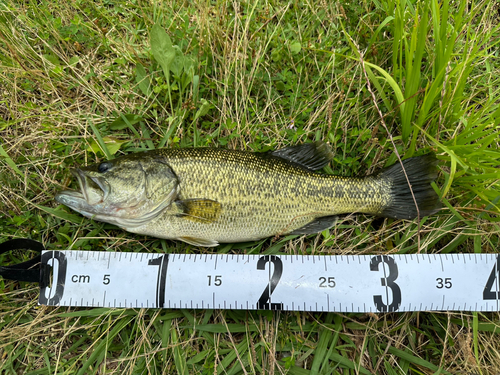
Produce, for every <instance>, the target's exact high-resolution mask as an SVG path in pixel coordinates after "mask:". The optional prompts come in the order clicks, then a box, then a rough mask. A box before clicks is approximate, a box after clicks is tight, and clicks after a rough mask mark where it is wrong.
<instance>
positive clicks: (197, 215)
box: [175, 199, 221, 224]
mask: <svg viewBox="0 0 500 375" xmlns="http://www.w3.org/2000/svg"><path fill="white" fill-rule="evenodd" d="M175 205H176V206H177V210H178V211H179V213H177V216H180V217H184V218H186V219H188V220H192V221H196V222H199V223H207V224H208V223H213V222H214V221H216V220H217V219H218V218H219V216H220V213H221V204H220V203H219V202H217V201H214V200H211V199H185V200H179V201H175Z"/></svg>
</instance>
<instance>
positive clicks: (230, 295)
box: [39, 250, 500, 312]
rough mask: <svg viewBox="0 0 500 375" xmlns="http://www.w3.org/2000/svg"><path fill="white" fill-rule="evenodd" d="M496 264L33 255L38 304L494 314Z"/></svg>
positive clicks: (464, 259)
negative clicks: (36, 259)
mask: <svg viewBox="0 0 500 375" xmlns="http://www.w3.org/2000/svg"><path fill="white" fill-rule="evenodd" d="M499 262H500V258H499V257H498V254H412V255H332V256H328V255H327V256H321V255H227V254H209V255H206V254H203V255H188V254H152V253H116V252H106V251H75V250H67V251H43V252H42V257H41V264H42V266H41V273H42V274H41V280H42V282H41V290H40V299H39V303H40V304H42V305H51V306H73V307H80V306H85V307H126V308H177V309H178V308H190V309H235V310H241V309H243V310H287V311H325V312H326V311H329V312H396V311H397V312H403V311H443V310H448V311H500V301H499V298H500V288H499V279H500V276H499V271H500V264H499ZM43 280H46V281H45V282H44V281H43Z"/></svg>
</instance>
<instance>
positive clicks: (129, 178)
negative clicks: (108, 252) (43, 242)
mask: <svg viewBox="0 0 500 375" xmlns="http://www.w3.org/2000/svg"><path fill="white" fill-rule="evenodd" d="M332 157H333V154H332V152H331V150H330V149H329V147H328V146H327V145H326V144H325V143H323V142H314V143H306V144H302V145H298V146H292V147H287V148H284V149H280V150H276V151H273V152H265V153H253V152H245V151H237V150H225V149H214V148H188V149H159V150H151V151H145V152H139V153H134V154H130V155H125V156H121V157H118V158H116V159H114V160H110V161H105V162H102V163H99V164H95V165H91V166H86V167H82V168H76V169H74V170H72V173H73V175H74V176H75V177H76V179H77V180H78V183H79V185H80V191H62V192H60V193H59V194H57V195H56V197H55V199H56V200H57V202H59V203H62V204H64V205H67V206H69V207H71V208H72V209H73V210H75V211H78V212H79V213H81V214H82V215H84V216H86V217H89V218H92V219H94V220H99V221H103V222H107V223H111V224H115V225H117V226H119V227H121V228H123V229H125V230H127V231H129V232H133V233H139V234H144V235H150V236H154V237H160V238H167V239H176V240H182V241H185V242H187V243H190V244H192V245H197V246H217V245H218V244H219V243H221V242H242V241H253V240H258V239H261V238H265V237H270V236H275V235H283V234H310V233H318V232H321V231H323V230H325V229H328V228H330V227H332V226H333V225H334V224H335V222H336V221H337V217H338V215H340V214H346V213H356V212H361V213H367V214H373V215H377V216H383V217H390V218H398V219H410V220H411V219H414V218H416V217H417V207H416V205H415V202H416V204H417V206H418V211H419V214H420V217H423V216H426V215H430V214H432V213H434V212H436V211H437V210H438V207H439V201H438V196H437V194H436V193H435V192H434V190H433V189H432V187H431V185H430V183H431V182H432V181H433V180H434V179H435V178H436V173H437V172H436V159H435V157H434V156H433V155H431V154H428V155H424V156H419V157H414V158H410V159H407V160H405V161H403V166H404V170H405V172H406V175H407V176H408V179H409V182H410V184H411V187H412V189H413V195H412V193H411V191H410V188H409V185H408V181H407V179H406V176H405V174H404V173H403V168H402V167H401V164H399V163H397V164H395V165H393V166H392V167H389V168H386V169H384V170H383V171H381V172H379V173H377V174H374V175H370V176H367V177H363V178H351V177H340V176H333V175H325V174H319V173H317V172H315V171H317V170H319V169H321V168H323V167H324V166H325V165H327V164H328V163H329V162H330V161H331V159H332ZM414 198H415V200H414Z"/></svg>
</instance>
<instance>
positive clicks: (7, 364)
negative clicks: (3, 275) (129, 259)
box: [0, 0, 500, 374]
mask: <svg viewBox="0 0 500 375" xmlns="http://www.w3.org/2000/svg"><path fill="white" fill-rule="evenodd" d="M498 9H499V8H498V5H497V4H495V3H494V2H490V1H477V2H469V3H465V2H464V1H458V2H449V1H443V2H442V3H438V2H437V1H431V0H429V1H421V2H415V1H411V0H408V1H402V2H400V1H391V0H378V1H373V2H369V1H362V2H343V3H337V2H328V1H317V2H297V1H296V2H285V1H282V0H278V1H272V2H226V1H223V0H221V1H217V2H202V1H194V2H181V1H179V2H176V1H166V2H147V1H146V2H144V1H133V2H124V1H121V0H112V1H111V0H109V1H104V2H98V3H92V2H91V3H88V2H81V1H77V0H71V1H64V2H63V1H57V2H55V3H54V2H48V1H45V0H42V1H39V2H35V1H32V0H27V1H26V2H13V1H11V0H6V1H4V2H2V3H1V4H0V186H1V187H0V202H1V203H0V241H2V242H3V241H4V240H7V239H10V238H18V237H29V238H33V239H36V240H39V241H42V242H43V243H44V244H45V246H46V247H47V248H48V249H66V248H72V249H84V250H102V249H106V250H110V251H155V252H188V253H199V252H218V253H250V252H252V253H257V252H262V253H275V252H277V251H281V252H286V253H293V254H313V253H314V254H359V253H364V254H377V253H384V254H387V253H417V252H428V253H434V252H436V253H447V252H453V253H456V252H485V253H491V252H498V250H499V248H500V241H499V234H500V225H499V221H500V219H499V217H500V216H499V214H500V209H499V206H500V186H499V183H498V182H499V179H500V169H499V166H500V151H499V143H500V107H499V104H500V101H499V95H498V94H499V88H500V63H499V60H498V59H499V57H498V56H499V41H500V39H499V37H500V32H499V30H498V24H499V21H500V17H499V15H498V14H499V13H498ZM155 25H156V26H155ZM167 36H168V37H167ZM160 47H161V48H160ZM366 77H368V80H367V78H366ZM370 91H371V92H370ZM372 94H373V96H372ZM373 97H375V99H376V101H374V100H373ZM381 116H382V118H381ZM319 139H321V140H325V141H327V142H329V144H330V145H331V147H332V149H333V150H334V151H335V159H334V162H333V163H332V164H331V166H329V167H327V168H325V170H326V171H327V172H329V173H336V174H342V175H350V176H352V175H365V174H367V173H371V172H373V171H374V170H376V169H378V168H380V167H383V166H384V165H387V164H389V163H394V162H395V161H396V160H397V155H398V154H399V155H400V156H401V157H408V156H411V155H419V154H423V153H425V152H427V151H429V150H433V151H435V152H436V153H437V155H438V158H439V159H440V161H441V164H440V170H441V173H440V177H439V179H438V181H437V184H436V186H435V188H436V189H437V191H439V193H440V195H441V196H442V201H443V207H444V208H443V210H442V211H441V212H440V213H439V214H438V215H434V216H432V217H429V218H426V219H425V220H424V221H422V223H421V224H420V226H418V225H417V224H416V223H415V222H407V221H393V220H381V219H375V218H373V217H368V216H363V215H357V216H354V215H353V216H349V217H347V218H345V219H344V220H343V222H342V223H340V224H339V225H338V226H336V227H335V228H333V229H332V230H331V231H330V232H326V233H323V234H320V235H318V236H308V237H285V238H279V239H277V240H270V239H269V240H264V241H260V242H257V243H250V244H248V243H247V244H242V245H240V244H229V245H222V246H220V247H218V248H216V249H200V248H195V247H192V246H190V245H187V244H184V243H180V242H171V241H165V240H158V239H154V238H148V237H144V236H139V235H133V234H130V233H125V232H123V231H121V230H118V229H117V228H116V227H114V226H111V225H108V224H103V223H99V222H95V221H92V220H88V219H85V218H83V217H81V216H80V215H77V214H75V213H73V212H70V211H68V210H67V209H66V208H64V207H62V206H58V205H57V204H56V203H55V201H54V199H53V197H54V195H55V193H56V192H57V191H59V190H60V189H62V188H64V187H66V186H69V185H71V184H73V182H71V181H72V180H71V176H70V174H69V173H68V169H69V168H70V167H72V166H74V165H79V164H85V163H92V162H95V161H98V160H104V159H110V158H113V157H114V156H116V155H120V154H123V153H128V152H133V151H138V150H144V149H152V148H157V147H189V146H213V147H227V148H238V149H247V150H255V151H266V150H269V149H275V148H278V147H282V146H287V145H292V144H297V143H300V142H304V141H307V140H319ZM29 256H30V254H21V253H17V254H14V255H2V256H0V263H1V264H5V263H9V262H14V261H16V260H19V259H21V258H28V257H29ZM37 294H38V292H37V288H36V287H35V286H33V285H29V284H23V283H21V284H19V283H16V282H11V281H4V280H0V299H1V304H0V358H1V360H0V373H2V374H19V373H25V374H56V373H57V374H75V373H77V374H104V373H107V374H142V373H151V374H176V373H177V374H250V373H266V374H282V373H290V374H446V373H451V374H457V373H462V374H466V373H467V374H498V373H499V372H500V355H499V354H498V353H499V352H500V344H499V342H500V340H499V338H498V336H496V335H497V334H499V329H500V316H499V314H498V313H488V314H482V313H477V314H476V313H425V312H422V313H404V314H380V315H372V314H319V313H291V312H290V313H288V312H281V313H270V312H252V311H249V312H247V311H211V310H173V311H169V310H109V309H81V308H79V309H74V308H70V309H66V308H49V307H38V306H37V305H36V302H35V301H36V299H37Z"/></svg>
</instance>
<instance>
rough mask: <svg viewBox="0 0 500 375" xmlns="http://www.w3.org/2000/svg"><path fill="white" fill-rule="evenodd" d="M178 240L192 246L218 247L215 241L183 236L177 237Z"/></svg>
mask: <svg viewBox="0 0 500 375" xmlns="http://www.w3.org/2000/svg"><path fill="white" fill-rule="evenodd" d="M178 239H179V240H181V241H184V242H187V243H188V244H190V245H193V246H203V247H214V246H218V245H219V243H218V242H217V241H215V240H206V239H204V238H196V237H190V236H184V237H179V238H178Z"/></svg>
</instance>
